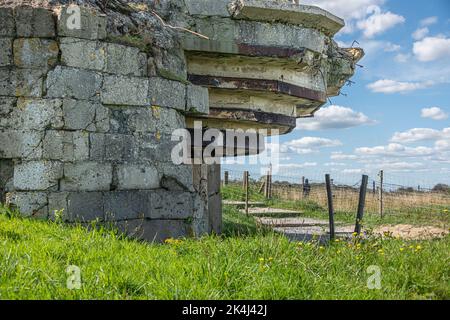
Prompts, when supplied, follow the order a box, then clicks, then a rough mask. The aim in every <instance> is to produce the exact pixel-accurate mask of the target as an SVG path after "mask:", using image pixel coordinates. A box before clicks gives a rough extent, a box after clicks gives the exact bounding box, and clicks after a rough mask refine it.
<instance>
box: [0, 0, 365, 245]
mask: <svg viewBox="0 0 450 320" xmlns="http://www.w3.org/2000/svg"><path fill="white" fill-rule="evenodd" d="M28 2H30V3H33V4H34V6H30V5H23V4H24V3H25V4H27V1H5V3H3V2H2V3H1V4H0V197H1V198H0V201H1V202H4V203H6V204H7V205H9V206H13V207H17V208H18V209H19V210H20V212H21V213H22V214H24V215H26V216H33V217H36V218H42V219H54V218H55V212H57V213H58V215H61V217H62V219H63V220H64V221H66V222H67V223H73V222H82V223H88V222H90V221H93V220H98V221H100V222H105V223H112V224H114V225H116V226H117V227H118V228H119V230H121V231H124V232H125V233H127V234H128V235H130V236H133V237H137V238H141V239H146V240H149V241H153V240H155V241H162V240H164V239H166V238H169V237H184V236H198V235H201V234H205V233H210V232H216V233H220V232H221V198H220V165H206V164H181V165H179V164H174V163H173V161H172V159H171V150H172V149H173V148H174V146H175V145H176V144H177V141H173V139H172V137H171V135H172V133H173V131H174V130H176V129H180V128H187V129H190V130H193V129H194V123H195V122H196V121H201V123H202V126H203V127H202V130H205V129H207V128H216V129H219V130H224V131H225V130H227V129H237V128H243V129H247V128H255V129H260V128H261V129H267V130H268V134H269V135H270V134H275V131H274V129H277V130H278V131H276V132H277V133H276V134H278V133H279V134H286V133H289V132H290V131H291V130H293V129H294V127H295V120H296V118H299V117H311V116H313V115H314V112H315V111H316V110H318V109H319V108H320V107H321V106H322V105H323V104H324V103H325V102H326V99H327V97H329V96H333V95H337V94H338V93H339V90H340V88H341V87H342V86H343V85H344V84H345V82H346V81H347V80H348V79H349V78H350V77H351V76H352V75H353V73H354V71H355V64H356V63H357V61H358V60H359V59H360V58H361V57H362V55H363V52H362V50H360V49H356V48H352V49H342V48H339V47H338V46H337V44H336V43H335V42H334V41H333V40H332V37H333V35H334V34H335V33H336V32H338V31H339V30H340V28H342V27H343V26H344V23H343V21H342V20H341V19H339V18H337V17H335V16H333V15H331V14H330V13H328V12H326V11H324V10H322V9H320V8H316V7H311V6H303V5H297V4H292V3H291V2H290V1H247V0H239V1H238V0H235V1H231V0H214V1H213V0H184V1H183V0H168V1H159V2H156V1H130V2H128V3H126V2H124V1H118V0H114V1H109V2H108V3H107V5H106V6H103V5H102V4H103V2H101V1H94V0H85V1H84V0H79V1H75V3H77V4H79V6H76V7H74V6H73V5H72V6H67V1H41V3H42V5H40V6H36V3H38V2H39V1H28ZM74 8H76V9H74ZM76 14H79V16H76ZM77 19H78V20H77ZM77 21H79V25H78V26H77V24H76V22H77ZM74 25H75V27H74ZM174 26H176V28H173V27H174ZM180 28H183V29H184V30H189V31H192V32H186V31H183V30H180ZM193 32H195V33H197V34H201V35H202V37H199V36H198V35H197V34H194V33H193ZM205 37H207V39H206V38H205ZM194 147H197V148H200V149H202V148H203V147H204V145H203V144H202V145H200V146H194ZM238 149H239V148H238ZM242 149H243V150H235V151H234V152H235V153H239V152H244V153H245V154H256V153H259V152H260V151H261V150H262V149H263V146H262V145H258V146H257V147H256V148H253V149H252V148H249V147H247V146H244V147H243V148H242Z"/></svg>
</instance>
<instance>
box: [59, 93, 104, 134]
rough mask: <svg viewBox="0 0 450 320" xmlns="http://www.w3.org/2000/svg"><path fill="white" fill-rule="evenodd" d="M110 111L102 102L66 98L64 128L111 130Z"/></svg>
mask: <svg viewBox="0 0 450 320" xmlns="http://www.w3.org/2000/svg"><path fill="white" fill-rule="evenodd" d="M109 114H110V111H109V109H108V108H106V107H104V106H103V105H102V104H101V103H98V102H92V101H80V100H74V99H64V101H63V117H64V128H65V129H68V130H86V131H90V132H107V131H108V130H109V118H110V116H109Z"/></svg>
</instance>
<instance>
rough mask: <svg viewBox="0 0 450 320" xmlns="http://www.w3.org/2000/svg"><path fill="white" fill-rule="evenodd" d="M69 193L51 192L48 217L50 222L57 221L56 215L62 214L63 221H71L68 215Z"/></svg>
mask: <svg viewBox="0 0 450 320" xmlns="http://www.w3.org/2000/svg"><path fill="white" fill-rule="evenodd" d="M68 197H69V193H68V192H50V193H49V194H48V216H49V219H50V220H55V213H56V212H58V213H62V215H61V216H60V219H62V221H70V217H69V214H68V207H67V205H68Z"/></svg>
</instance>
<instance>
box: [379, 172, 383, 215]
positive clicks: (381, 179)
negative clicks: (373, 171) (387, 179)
mask: <svg viewBox="0 0 450 320" xmlns="http://www.w3.org/2000/svg"><path fill="white" fill-rule="evenodd" d="M379 176H380V189H379V197H378V198H379V199H378V201H379V204H380V210H379V211H380V217H381V218H382V219H383V215H384V212H383V211H384V208H383V181H384V171H383V170H381V171H380V174H379Z"/></svg>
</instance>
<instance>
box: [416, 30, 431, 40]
mask: <svg viewBox="0 0 450 320" xmlns="http://www.w3.org/2000/svg"><path fill="white" fill-rule="evenodd" d="M429 32H430V30H429V29H428V28H427V27H424V28H419V29H417V30H416V31H414V32H413V34H412V37H413V39H414V40H422V39H423V38H425V37H426V36H427V35H428V33H429Z"/></svg>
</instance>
